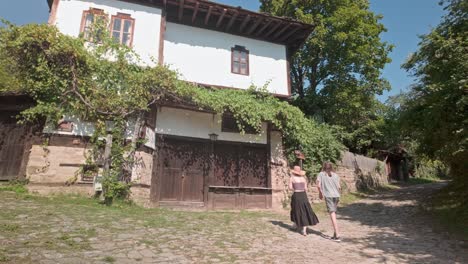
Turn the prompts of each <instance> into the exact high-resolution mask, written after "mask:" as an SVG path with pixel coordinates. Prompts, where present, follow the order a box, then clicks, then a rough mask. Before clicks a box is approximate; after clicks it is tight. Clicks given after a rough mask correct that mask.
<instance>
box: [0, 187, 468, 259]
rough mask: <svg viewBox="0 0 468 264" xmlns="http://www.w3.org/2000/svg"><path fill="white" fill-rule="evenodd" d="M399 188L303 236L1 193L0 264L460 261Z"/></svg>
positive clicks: (264, 220)
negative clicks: (335, 236) (336, 234)
mask: <svg viewBox="0 0 468 264" xmlns="http://www.w3.org/2000/svg"><path fill="white" fill-rule="evenodd" d="M441 186H442V184H426V185H416V186H411V187H403V188H401V189H398V190H394V191H390V192H386V193H383V194H379V195H373V196H370V197H369V198H366V199H362V200H359V201H357V202H355V203H353V204H350V205H346V206H344V207H341V208H340V209H339V218H338V220H339V224H340V226H341V230H342V237H343V241H342V242H340V243H338V242H333V241H331V240H329V239H327V238H325V237H324V236H326V235H330V234H331V225H330V222H329V220H328V217H327V216H326V215H319V218H320V220H321V223H320V224H319V225H317V226H315V227H313V228H311V229H309V233H310V234H309V235H308V236H307V237H303V236H301V235H299V234H298V233H296V232H293V231H292V230H291V226H290V222H289V221H288V217H287V215H286V214H275V213H265V212H237V213H235V212H178V211H170V210H164V209H148V210H147V209H141V208H134V207H125V206H122V208H119V206H115V207H112V208H107V207H104V206H100V205H96V203H95V202H94V201H90V200H89V199H83V198H74V199H73V198H70V197H54V198H42V197H36V196H30V195H16V194H14V193H11V192H0V263H172V264H174V263H359V264H363V263H468V247H467V244H466V242H462V241H457V240H455V239H453V238H450V237H449V236H448V235H447V234H444V233H440V232H434V231H433V230H432V228H431V225H429V224H427V221H428V219H427V217H425V216H422V215H421V214H420V213H419V210H418V207H417V205H416V201H417V200H418V199H424V198H425V197H426V196H427V195H428V194H430V193H431V192H432V191H434V190H436V189H438V188H440V187H441Z"/></svg>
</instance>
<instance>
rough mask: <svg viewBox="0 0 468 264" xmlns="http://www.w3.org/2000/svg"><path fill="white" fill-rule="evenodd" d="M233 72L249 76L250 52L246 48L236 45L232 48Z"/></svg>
mask: <svg viewBox="0 0 468 264" xmlns="http://www.w3.org/2000/svg"><path fill="white" fill-rule="evenodd" d="M231 53H232V54H231V72H232V73H236V74H242V75H249V51H248V50H246V49H245V47H242V46H238V45H236V46H235V47H234V48H231Z"/></svg>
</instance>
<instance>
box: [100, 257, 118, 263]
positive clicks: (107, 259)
mask: <svg viewBox="0 0 468 264" xmlns="http://www.w3.org/2000/svg"><path fill="white" fill-rule="evenodd" d="M102 261H104V262H107V263H114V262H115V258H113V257H111V256H106V257H104V258H103V259H102Z"/></svg>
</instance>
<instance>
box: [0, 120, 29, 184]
mask: <svg viewBox="0 0 468 264" xmlns="http://www.w3.org/2000/svg"><path fill="white" fill-rule="evenodd" d="M15 114H17V113H13V112H6V111H5V112H3V113H1V114H0V180H12V179H16V178H17V177H18V176H19V174H20V171H21V164H22V162H23V158H24V157H23V156H24V151H25V149H24V146H25V142H26V137H27V135H28V133H29V127H28V126H25V125H18V124H16V121H15V120H14V118H13V117H14V116H15Z"/></svg>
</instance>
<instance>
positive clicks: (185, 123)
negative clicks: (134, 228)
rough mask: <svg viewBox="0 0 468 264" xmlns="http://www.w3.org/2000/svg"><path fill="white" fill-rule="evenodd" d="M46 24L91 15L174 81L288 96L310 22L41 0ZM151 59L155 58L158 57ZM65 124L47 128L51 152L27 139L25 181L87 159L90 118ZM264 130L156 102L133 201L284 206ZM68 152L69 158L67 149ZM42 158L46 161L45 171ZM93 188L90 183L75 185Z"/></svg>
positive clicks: (76, 23) (270, 133)
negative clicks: (293, 63) (292, 67)
mask: <svg viewBox="0 0 468 264" xmlns="http://www.w3.org/2000/svg"><path fill="white" fill-rule="evenodd" d="M48 3H49V6H50V17H49V24H50V25H54V26H56V27H57V28H58V29H59V30H60V31H61V32H63V33H64V34H68V35H70V36H78V35H79V34H84V36H86V33H87V30H88V29H89V26H90V25H91V24H92V23H93V21H94V20H95V18H96V17H97V16H104V17H106V18H107V19H108V20H107V21H109V29H110V31H111V33H112V36H113V37H114V38H115V39H116V40H117V41H119V42H120V43H122V44H125V45H129V46H131V47H132V48H133V49H134V50H135V51H136V52H137V53H138V54H139V55H140V56H141V58H142V60H143V62H144V63H147V64H148V65H151V64H153V63H159V64H164V65H167V66H168V67H169V68H171V69H174V70H177V71H178V72H179V73H180V75H181V78H182V79H184V80H186V81H190V82H193V83H197V84H199V85H202V86H211V87H218V88H220V89H247V88H248V87H250V86H251V85H252V84H253V85H256V86H263V85H265V84H266V83H268V86H267V88H268V91H269V92H270V93H271V94H273V95H274V96H277V97H279V98H288V97H290V95H291V88H290V79H289V59H290V56H291V54H293V53H294V52H295V51H296V50H297V49H298V48H299V47H300V46H301V45H302V43H303V42H304V41H305V40H306V38H307V37H308V35H309V34H310V33H311V31H312V30H313V26H312V25H309V24H304V23H300V22H297V21H293V20H291V19H287V18H280V17H275V16H271V15H268V14H263V13H256V12H252V11H249V10H245V9H242V8H240V7H232V6H227V5H223V4H219V3H216V2H214V1H208V0H185V1H184V0H48ZM155 61H156V62H155ZM70 121H72V122H73V126H72V127H70V128H69V129H68V130H67V129H65V130H64V131H58V130H55V129H48V128H46V129H45V130H44V132H45V133H47V134H48V135H49V136H50V138H49V146H48V150H47V151H48V154H47V155H44V150H43V147H41V146H40V145H39V144H37V145H33V146H32V148H31V154H30V155H29V161H28V163H27V168H26V174H27V177H28V178H29V180H30V182H31V184H37V185H47V186H49V187H51V186H55V187H56V188H57V189H64V188H69V187H64V186H63V183H64V181H65V180H66V179H67V178H69V177H71V176H73V174H74V173H76V171H77V170H78V168H79V167H80V166H81V165H83V164H84V155H83V153H84V151H85V149H86V148H87V139H86V138H87V137H89V136H90V131H92V124H89V123H86V122H81V121H80V120H70ZM262 127H263V128H262V130H263V131H262V133H261V134H259V135H257V134H249V133H246V134H244V135H242V134H240V133H239V131H238V129H237V125H236V123H235V120H234V119H233V118H232V117H230V116H227V115H226V116H220V115H217V114H215V113H212V112H209V111H201V110H199V109H195V108H190V107H188V106H184V105H175V104H168V105H157V106H155V107H154V108H153V110H152V112H151V113H150V114H149V115H148V117H147V119H146V129H147V135H148V136H149V137H150V141H149V143H148V144H146V145H145V146H142V147H141V148H140V149H139V152H138V154H137V155H138V156H139V160H140V162H139V165H138V166H137V168H135V169H134V171H133V175H132V177H133V179H134V181H135V186H134V187H133V188H132V193H133V196H134V197H135V199H137V200H138V201H143V202H144V203H145V204H151V205H156V206H158V205H159V206H164V205H170V206H181V205H186V206H194V207H205V208H215V209H216V208H272V207H281V199H282V198H284V197H283V194H284V191H285V189H284V183H283V180H284V178H283V177H284V176H285V174H284V171H287V167H286V166H287V165H286V162H285V161H284V158H283V155H282V136H281V134H280V132H278V131H274V130H273V129H272V128H271V126H270V125H269V124H268V123H264V124H263V126H262ZM64 153H66V155H64ZM44 163H48V166H47V169H40V168H44ZM76 185H77V186H81V187H83V188H85V189H86V188H87V189H92V184H91V183H90V182H89V179H86V178H85V177H80V178H79V179H78V182H77V184H76Z"/></svg>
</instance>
